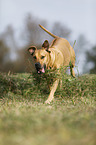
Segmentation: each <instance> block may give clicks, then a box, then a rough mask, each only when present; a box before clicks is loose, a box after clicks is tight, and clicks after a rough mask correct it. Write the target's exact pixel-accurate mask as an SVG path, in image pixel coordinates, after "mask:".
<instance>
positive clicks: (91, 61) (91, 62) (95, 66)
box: [86, 46, 96, 74]
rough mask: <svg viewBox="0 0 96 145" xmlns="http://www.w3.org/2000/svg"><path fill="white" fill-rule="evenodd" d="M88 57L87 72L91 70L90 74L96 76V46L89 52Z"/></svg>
mask: <svg viewBox="0 0 96 145" xmlns="http://www.w3.org/2000/svg"><path fill="white" fill-rule="evenodd" d="M86 57H87V62H86V64H87V70H88V68H90V70H89V72H90V73H92V74H96V46H94V47H93V48H92V49H91V50H90V51H87V53H86Z"/></svg>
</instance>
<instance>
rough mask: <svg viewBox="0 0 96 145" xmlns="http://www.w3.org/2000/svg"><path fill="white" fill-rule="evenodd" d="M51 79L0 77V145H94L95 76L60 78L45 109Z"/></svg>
mask: <svg viewBox="0 0 96 145" xmlns="http://www.w3.org/2000/svg"><path fill="white" fill-rule="evenodd" d="M51 75H53V74H51ZM52 77H53V76H51V77H50V75H49V74H44V75H36V74H35V73H33V74H32V75H30V74H26V73H25V74H4V73H0V145H43V144H44V145H45V144H46V145H49V144H50V145H58V144H60V145H81V144H82V145H95V144H96V75H83V76H80V77H77V78H75V79H73V78H71V77H70V76H67V75H62V76H61V77H62V80H63V84H62V88H60V87H58V89H57V91H56V93H55V99H54V101H53V102H52V103H51V104H50V105H46V104H44V101H45V100H46V99H47V97H48V94H49V89H48V86H47V83H46V80H47V81H48V83H51V79H50V78H52Z"/></svg>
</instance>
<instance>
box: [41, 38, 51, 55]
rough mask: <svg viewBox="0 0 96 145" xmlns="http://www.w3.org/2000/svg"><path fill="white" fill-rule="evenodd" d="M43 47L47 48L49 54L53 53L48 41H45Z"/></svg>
mask: <svg viewBox="0 0 96 145" xmlns="http://www.w3.org/2000/svg"><path fill="white" fill-rule="evenodd" d="M42 47H43V48H45V50H46V51H47V52H49V53H50V52H51V51H49V42H48V40H45V41H44V43H43V44H42Z"/></svg>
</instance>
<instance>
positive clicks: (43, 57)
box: [28, 40, 51, 74]
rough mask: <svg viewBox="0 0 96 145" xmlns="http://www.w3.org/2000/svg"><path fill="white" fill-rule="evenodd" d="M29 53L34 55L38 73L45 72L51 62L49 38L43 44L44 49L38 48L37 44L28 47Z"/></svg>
mask: <svg viewBox="0 0 96 145" xmlns="http://www.w3.org/2000/svg"><path fill="white" fill-rule="evenodd" d="M28 51H29V53H30V54H31V55H32V57H33V59H34V61H35V68H36V70H37V73H38V74H41V73H45V69H46V68H47V65H48V62H49V55H50V52H51V51H50V50H49V42H48V41H47V40H45V41H44V43H43V44H42V49H39V50H37V48H36V47H35V46H31V47H29V48H28Z"/></svg>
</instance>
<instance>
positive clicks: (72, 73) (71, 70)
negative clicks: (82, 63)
mask: <svg viewBox="0 0 96 145" xmlns="http://www.w3.org/2000/svg"><path fill="white" fill-rule="evenodd" d="M70 73H71V76H72V77H75V72H74V69H73V66H70Z"/></svg>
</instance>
